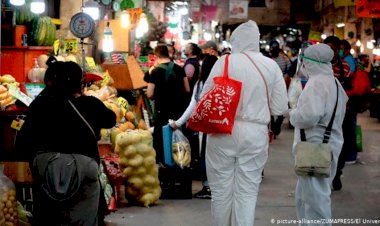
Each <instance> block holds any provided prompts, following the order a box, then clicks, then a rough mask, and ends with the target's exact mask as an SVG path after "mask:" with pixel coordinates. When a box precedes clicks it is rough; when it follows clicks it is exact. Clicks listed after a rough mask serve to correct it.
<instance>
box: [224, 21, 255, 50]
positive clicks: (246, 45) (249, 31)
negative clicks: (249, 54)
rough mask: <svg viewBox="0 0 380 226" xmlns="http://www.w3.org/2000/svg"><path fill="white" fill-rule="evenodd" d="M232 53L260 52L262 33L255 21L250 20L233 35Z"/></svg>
mask: <svg viewBox="0 0 380 226" xmlns="http://www.w3.org/2000/svg"><path fill="white" fill-rule="evenodd" d="M230 41H231V46H232V53H241V52H243V51H254V52H259V51H260V45H259V41H260V32H259V28H258V27H257V24H256V22H255V21H252V20H249V21H248V22H245V23H243V24H241V25H239V26H238V27H237V28H236V29H235V30H234V31H233V32H232V34H231V38H230Z"/></svg>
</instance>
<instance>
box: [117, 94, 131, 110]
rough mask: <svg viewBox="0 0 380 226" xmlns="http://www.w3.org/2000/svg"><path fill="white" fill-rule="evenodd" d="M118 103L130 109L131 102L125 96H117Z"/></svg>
mask: <svg viewBox="0 0 380 226" xmlns="http://www.w3.org/2000/svg"><path fill="white" fill-rule="evenodd" d="M117 103H118V104H119V105H120V106H122V107H123V108H124V109H126V110H128V109H129V103H128V101H127V100H126V99H124V98H123V97H119V98H117Z"/></svg>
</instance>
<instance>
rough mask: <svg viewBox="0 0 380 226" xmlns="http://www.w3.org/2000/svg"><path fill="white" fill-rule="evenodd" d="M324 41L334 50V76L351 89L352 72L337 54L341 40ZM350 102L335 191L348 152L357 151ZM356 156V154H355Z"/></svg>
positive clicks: (330, 37)
mask: <svg viewBox="0 0 380 226" xmlns="http://www.w3.org/2000/svg"><path fill="white" fill-rule="evenodd" d="M324 43H325V44H327V45H328V46H330V48H331V49H332V50H333V51H334V57H333V59H332V61H331V63H332V67H333V71H334V76H335V77H336V78H337V79H338V80H339V82H340V83H341V85H342V86H343V88H344V90H345V91H346V93H347V92H349V91H350V90H352V83H351V81H352V78H353V73H352V72H351V71H350V65H349V64H348V63H347V62H346V61H345V60H344V59H342V58H341V57H340V56H339V55H340V54H339V52H341V51H340V45H341V41H340V39H339V38H338V37H336V36H329V37H327V38H326V39H325V40H324ZM341 54H342V53H341ZM350 102H351V101H349V103H348V104H347V109H346V114H345V117H344V120H343V126H342V127H343V137H344V143H343V147H342V151H341V153H340V155H339V160H338V166H337V170H336V175H335V178H334V180H333V181H332V187H333V189H334V190H335V191H339V190H341V189H342V182H341V180H340V177H341V175H342V174H343V168H344V165H345V163H346V160H347V159H348V158H349V157H348V156H350V153H357V151H356V132H355V128H356V114H355V112H354V111H352V109H351V108H350ZM355 158H356V156H355Z"/></svg>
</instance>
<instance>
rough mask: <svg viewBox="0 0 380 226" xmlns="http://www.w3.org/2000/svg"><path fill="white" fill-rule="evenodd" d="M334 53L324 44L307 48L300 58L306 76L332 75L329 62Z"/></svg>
mask: <svg viewBox="0 0 380 226" xmlns="http://www.w3.org/2000/svg"><path fill="white" fill-rule="evenodd" d="M333 57H334V52H333V51H332V49H331V48H330V47H329V46H328V45H326V44H316V45H312V46H309V47H307V49H306V50H305V53H304V54H303V55H302V56H301V58H302V62H303V64H304V66H305V69H306V71H305V72H306V73H307V75H308V76H314V75H318V74H324V75H326V74H327V75H332V74H333V71H332V65H331V63H330V62H331V60H332V58H333Z"/></svg>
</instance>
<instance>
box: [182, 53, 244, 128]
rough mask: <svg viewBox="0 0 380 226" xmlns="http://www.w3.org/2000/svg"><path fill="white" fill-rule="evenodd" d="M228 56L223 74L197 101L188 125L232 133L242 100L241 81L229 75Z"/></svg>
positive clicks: (215, 79) (216, 78)
mask: <svg viewBox="0 0 380 226" xmlns="http://www.w3.org/2000/svg"><path fill="white" fill-rule="evenodd" d="M228 58H229V55H227V56H226V59H225V63H224V73H223V76H220V77H215V78H214V83H215V85H214V87H213V88H212V89H211V90H210V91H208V92H207V93H206V94H205V95H204V96H203V97H202V98H201V99H200V100H199V101H198V103H197V106H196V108H195V110H194V111H193V112H192V114H191V116H190V119H189V121H188V125H187V126H188V127H190V128H191V129H192V130H195V131H201V132H204V133H228V134H231V133H232V128H233V126H234V119H235V115H236V110H237V106H238V104H239V100H240V93H241V86H242V83H241V82H240V81H237V80H234V79H230V78H229V77H228Z"/></svg>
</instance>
